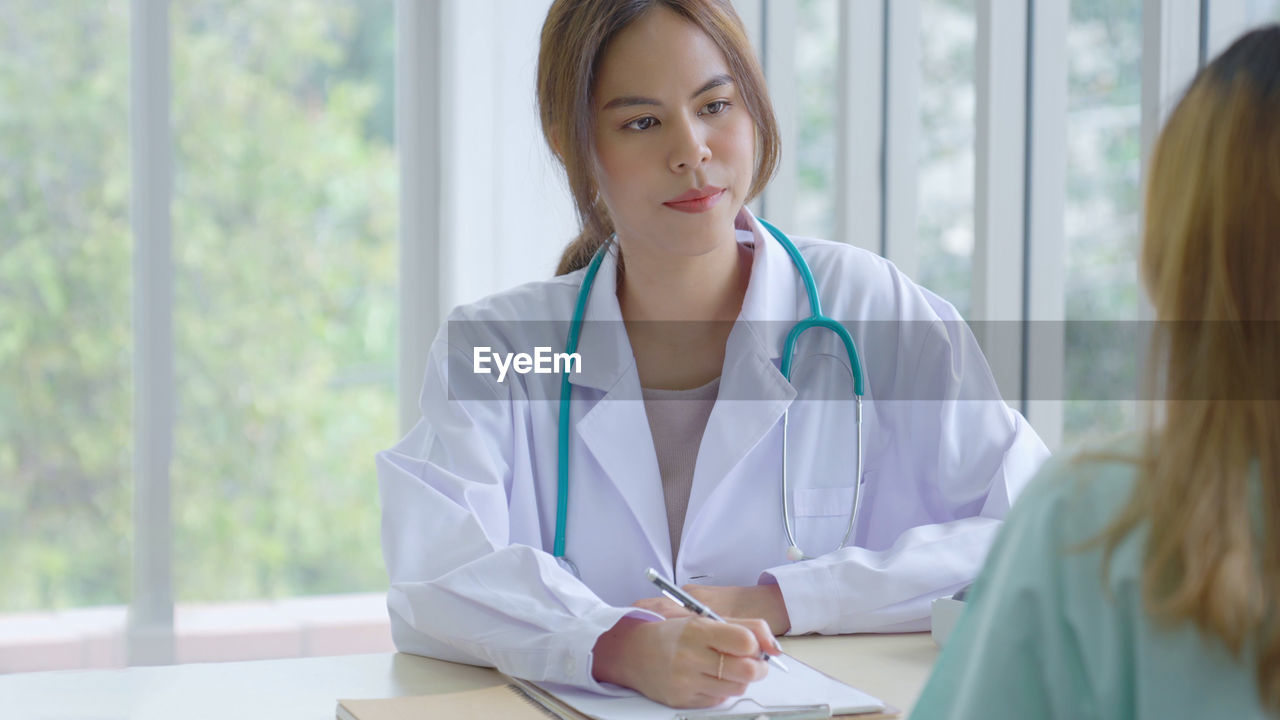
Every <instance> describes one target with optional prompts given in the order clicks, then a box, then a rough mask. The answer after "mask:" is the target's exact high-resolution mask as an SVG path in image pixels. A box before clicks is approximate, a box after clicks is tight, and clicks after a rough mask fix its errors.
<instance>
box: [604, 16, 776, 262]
mask: <svg viewBox="0 0 1280 720" xmlns="http://www.w3.org/2000/svg"><path fill="white" fill-rule="evenodd" d="M593 102H594V104H595V110H596V127H595V149H596V160H597V170H596V177H597V180H598V182H599V186H600V194H601V197H602V198H603V200H604V202H605V204H606V205H607V206H608V208H609V214H610V216H611V217H612V218H613V222H614V227H615V229H616V231H617V233H618V236H619V237H620V238H622V239H624V241H626V242H627V243H629V244H630V245H631V246H632V247H634V248H635V250H639V251H642V252H650V251H652V252H657V253H659V254H667V253H671V254H676V255H680V256H695V255H701V254H703V253H706V252H709V251H710V250H712V249H713V248H714V247H716V246H717V245H718V244H719V243H721V242H724V241H726V240H727V239H728V240H731V239H732V237H733V220H734V216H735V215H736V214H737V212H738V210H739V209H740V208H741V207H742V206H743V204H744V203H745V202H746V195H747V192H748V191H749V189H750V187H751V179H752V173H753V171H754V165H755V124H754V122H753V121H752V119H751V115H750V113H748V112H747V109H746V107H745V106H744V104H743V103H742V96H741V94H740V93H739V92H738V87H737V85H735V84H734V82H733V79H732V78H731V77H730V76H729V66H728V63H727V62H726V61H725V58H724V55H723V54H721V52H720V48H718V47H717V46H716V44H715V43H714V42H713V41H712V40H711V38H710V37H708V36H707V35H706V33H704V32H702V30H700V29H698V27H697V26H695V25H693V24H692V23H690V22H688V21H686V20H684V19H683V18H681V17H680V16H679V15H676V14H675V13H674V12H672V11H670V10H668V9H666V8H664V7H657V8H654V9H653V10H650V11H649V12H647V13H646V14H645V15H644V16H642V17H641V18H640V19H638V20H636V21H635V22H633V23H632V24H631V25H629V26H628V27H627V28H626V29H625V30H623V31H622V32H620V33H619V34H618V35H617V36H616V37H615V38H614V39H613V41H612V42H611V43H610V45H609V47H608V49H607V50H606V51H605V54H604V57H603V58H602V59H601V63H600V67H599V74H598V76H597V81H596V87H595V94H594V98H593ZM691 198H692V199H691ZM629 251H631V250H630V249H629Z"/></svg>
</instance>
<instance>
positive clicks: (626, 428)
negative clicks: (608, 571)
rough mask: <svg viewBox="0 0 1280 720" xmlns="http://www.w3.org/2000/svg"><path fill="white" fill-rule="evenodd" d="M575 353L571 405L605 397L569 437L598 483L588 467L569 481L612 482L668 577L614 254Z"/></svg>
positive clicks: (653, 465) (662, 516)
mask: <svg viewBox="0 0 1280 720" xmlns="http://www.w3.org/2000/svg"><path fill="white" fill-rule="evenodd" d="M578 349H579V353H580V354H581V355H582V372H580V373H576V374H574V375H571V376H570V383H571V384H573V385H574V386H575V388H574V393H575V395H574V399H575V400H579V401H580V400H582V399H584V396H587V397H590V396H595V397H599V396H600V395H599V394H600V393H601V392H603V393H604V396H603V397H600V399H599V401H598V402H596V403H595V404H594V405H593V406H592V407H591V408H590V409H589V410H587V411H586V414H585V415H583V416H582V417H581V418H579V419H578V421H577V423H576V424H575V425H574V430H575V432H576V433H577V435H578V437H579V438H580V439H581V440H582V443H583V445H585V446H586V448H587V450H588V451H589V452H590V453H591V455H592V456H593V457H594V458H595V460H596V462H597V463H599V465H600V467H601V468H602V470H603V474H604V478H600V477H597V476H595V473H592V472H582V470H586V469H587V468H586V467H583V466H580V464H575V465H574V467H573V470H574V471H576V472H571V473H570V477H571V480H570V482H573V483H588V482H589V483H597V482H609V483H612V484H613V485H614V487H615V488H617V491H618V493H619V494H620V495H621V496H622V498H623V501H624V502H625V503H626V505H627V507H628V508H630V510H631V512H632V513H633V514H634V515H635V516H636V520H637V522H638V524H639V525H640V527H641V528H642V529H643V531H644V534H645V537H646V538H647V539H648V540H649V544H650V545H651V546H652V547H653V550H654V552H655V554H656V555H657V556H658V558H660V559H662V560H664V561H665V562H664V563H663V565H664V567H665V569H666V571H667V572H668V573H669V572H670V570H671V568H670V567H667V566H669V565H670V562H671V560H670V558H671V537H670V535H669V534H668V532H667V509H666V503H665V501H664V499H663V496H662V481H661V475H660V472H659V470H658V457H657V453H656V452H655V450H654V448H653V434H652V433H651V432H650V431H649V418H648V415H647V414H646V413H645V407H644V400H643V395H642V393H641V390H640V376H639V374H638V373H637V372H636V366H635V356H634V354H633V353H632V350H631V342H630V341H629V340H628V338H627V333H626V329H625V326H624V325H623V323H622V310H621V308H620V307H619V306H618V295H617V256H616V252H612V251H611V252H610V253H609V254H608V255H607V256H606V257H605V259H604V260H603V261H602V262H601V264H600V270H599V272H598V273H597V274H596V278H595V283H594V284H593V285H592V287H591V294H590V296H589V297H588V299H587V307H586V309H585V310H584V312H583V326H582V332H581V335H579V341H578ZM570 492H571V493H572V490H571V491H570Z"/></svg>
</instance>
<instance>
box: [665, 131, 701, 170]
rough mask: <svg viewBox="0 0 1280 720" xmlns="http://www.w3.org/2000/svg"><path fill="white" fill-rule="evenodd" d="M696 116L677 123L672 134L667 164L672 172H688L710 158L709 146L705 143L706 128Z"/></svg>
mask: <svg viewBox="0 0 1280 720" xmlns="http://www.w3.org/2000/svg"><path fill="white" fill-rule="evenodd" d="M700 125H701V123H699V122H697V119H696V118H693V119H689V118H686V119H685V120H684V121H682V122H680V123H678V127H676V128H675V133H674V134H673V139H672V147H671V155H670V157H669V159H668V164H669V166H670V168H671V172H673V173H682V172H688V171H690V170H692V169H695V168H697V167H698V166H699V165H701V164H703V163H705V162H707V161H709V160H711V148H710V147H709V146H708V145H707V137H706V134H707V133H706V128H703V127H700Z"/></svg>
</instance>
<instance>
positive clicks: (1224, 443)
mask: <svg viewBox="0 0 1280 720" xmlns="http://www.w3.org/2000/svg"><path fill="white" fill-rule="evenodd" d="M1145 212H1146V217H1145V232H1144V238H1143V246H1142V260H1141V265H1142V273H1143V280H1144V283H1145V285H1146V288H1147V291H1148V292H1149V294H1150V295H1151V300H1152V303H1153V304H1154V306H1155V310H1156V314H1157V318H1158V322H1157V323H1156V327H1155V330H1154V346H1153V352H1152V353H1151V360H1152V365H1151V367H1152V370H1153V371H1152V372H1151V373H1150V375H1151V378H1150V382H1151V385H1150V391H1151V393H1152V395H1151V397H1158V398H1160V399H1161V400H1162V402H1158V403H1150V406H1151V407H1152V408H1153V410H1152V411H1151V413H1150V414H1149V416H1148V418H1147V424H1146V430H1145V431H1144V432H1143V433H1141V434H1140V435H1135V436H1133V437H1131V438H1129V439H1128V440H1125V441H1117V442H1114V443H1112V444H1111V445H1109V446H1106V447H1102V448H1098V449H1096V451H1095V452H1093V453H1089V454H1086V455H1082V456H1078V457H1076V458H1074V459H1067V460H1055V461H1051V462H1050V463H1049V464H1047V465H1046V466H1045V469H1044V470H1042V472H1041V474H1040V476H1039V477H1037V478H1036V479H1035V480H1034V481H1033V482H1032V484H1031V485H1030V486H1029V487H1028V488H1027V489H1026V490H1025V491H1024V492H1023V494H1022V496H1021V498H1020V499H1019V500H1018V502H1017V504H1016V506H1015V507H1014V508H1013V510H1012V512H1011V514H1010V515H1009V518H1008V520H1007V521H1006V523H1005V527H1004V529H1003V531H1002V533H1001V535H1000V537H999V539H998V540H997V541H996V545H995V547H994V548H993V549H992V551H991V554H990V555H989V556H988V558H987V562H986V566H985V567H984V569H983V571H982V574H981V576H980V577H979V579H978V581H977V583H976V584H975V586H974V590H973V592H972V594H971V595H970V606H969V608H968V609H967V610H966V612H965V615H964V616H963V618H962V619H961V620H960V622H959V624H958V626H957V628H956V630H955V631H954V632H953V634H952V635H951V638H950V640H949V641H948V644H947V647H946V649H945V650H944V651H943V653H942V655H941V657H940V658H939V660H938V664H937V666H936V667H935V668H934V672H933V676H932V677H931V678H930V680H929V682H928V684H927V686H926V687H925V689H924V693H923V695H922V696H921V698H920V700H919V703H918V705H917V707H916V710H915V712H914V713H913V715H912V718H914V719H919V718H940V717H946V718H978V717H981V718H1261V717H1278V716H1280V617H1278V615H1280V323H1277V321H1280V26H1275V25H1273V26H1269V27H1266V28H1263V29H1260V30H1256V31H1254V32H1251V33H1249V34H1247V35H1245V36H1244V37H1242V38H1240V39H1239V40H1238V41H1237V42H1236V43H1235V44H1234V45H1232V46H1231V47H1230V48H1229V49H1228V50H1227V51H1226V52H1224V53H1223V54H1222V55H1221V56H1219V57H1218V58H1217V59H1215V60H1214V61H1213V62H1212V63H1211V64H1210V65H1209V66H1208V67H1206V68H1204V70H1202V71H1201V72H1200V74H1199V75H1198V76H1197V77H1196V79H1195V81H1194V82H1193V83H1192V85H1191V87H1190V89H1189V90H1188V91H1187V93H1186V95H1185V97H1183V98H1182V100H1181V102H1180V103H1179V104H1178V106H1177V108H1176V109H1175V110H1174V112H1173V114H1172V116H1171V117H1170V118H1169V122H1168V124H1167V125H1166V126H1165V128H1164V130H1163V132H1162V133H1161V136H1160V139H1159V141H1158V143H1157V145H1156V148H1155V153H1154V155H1153V158H1152V165H1151V181H1150V184H1149V189H1148V193H1147V202H1146V211H1145Z"/></svg>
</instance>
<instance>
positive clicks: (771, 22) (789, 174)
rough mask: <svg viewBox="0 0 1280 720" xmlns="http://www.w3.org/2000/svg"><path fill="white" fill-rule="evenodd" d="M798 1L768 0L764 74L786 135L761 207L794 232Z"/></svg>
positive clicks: (775, 112)
mask: <svg viewBox="0 0 1280 720" xmlns="http://www.w3.org/2000/svg"><path fill="white" fill-rule="evenodd" d="M796 2H797V0H764V8H763V14H764V24H763V28H762V35H763V38H762V42H761V48H762V53H763V56H764V73H765V77H766V78H767V79H768V82H769V95H770V98H771V99H772V100H773V112H774V115H775V116H776V117H777V120H778V133H779V134H780V135H781V136H782V152H781V153H780V154H779V156H778V172H777V174H776V175H774V177H773V181H772V182H770V183H769V186H768V188H767V189H766V190H765V191H764V199H763V202H762V203H761V205H760V207H761V210H762V212H763V215H764V217H765V218H766V219H768V220H769V221H770V222H772V223H773V224H774V225H777V226H778V227H779V228H782V229H783V232H790V229H791V228H792V227H793V226H794V225H795V219H796V213H795V206H796V188H797V186H798V184H799V175H798V167H799V165H798V164H797V162H796V157H797V155H798V154H799V141H800V135H799V131H798V129H797V123H798V119H797V117H796V106H797V105H798V103H799V96H798V94H797V92H796V81H795V68H796V34H797V27H796V25H797V20H798V17H799V10H798V8H797V5H796Z"/></svg>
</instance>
